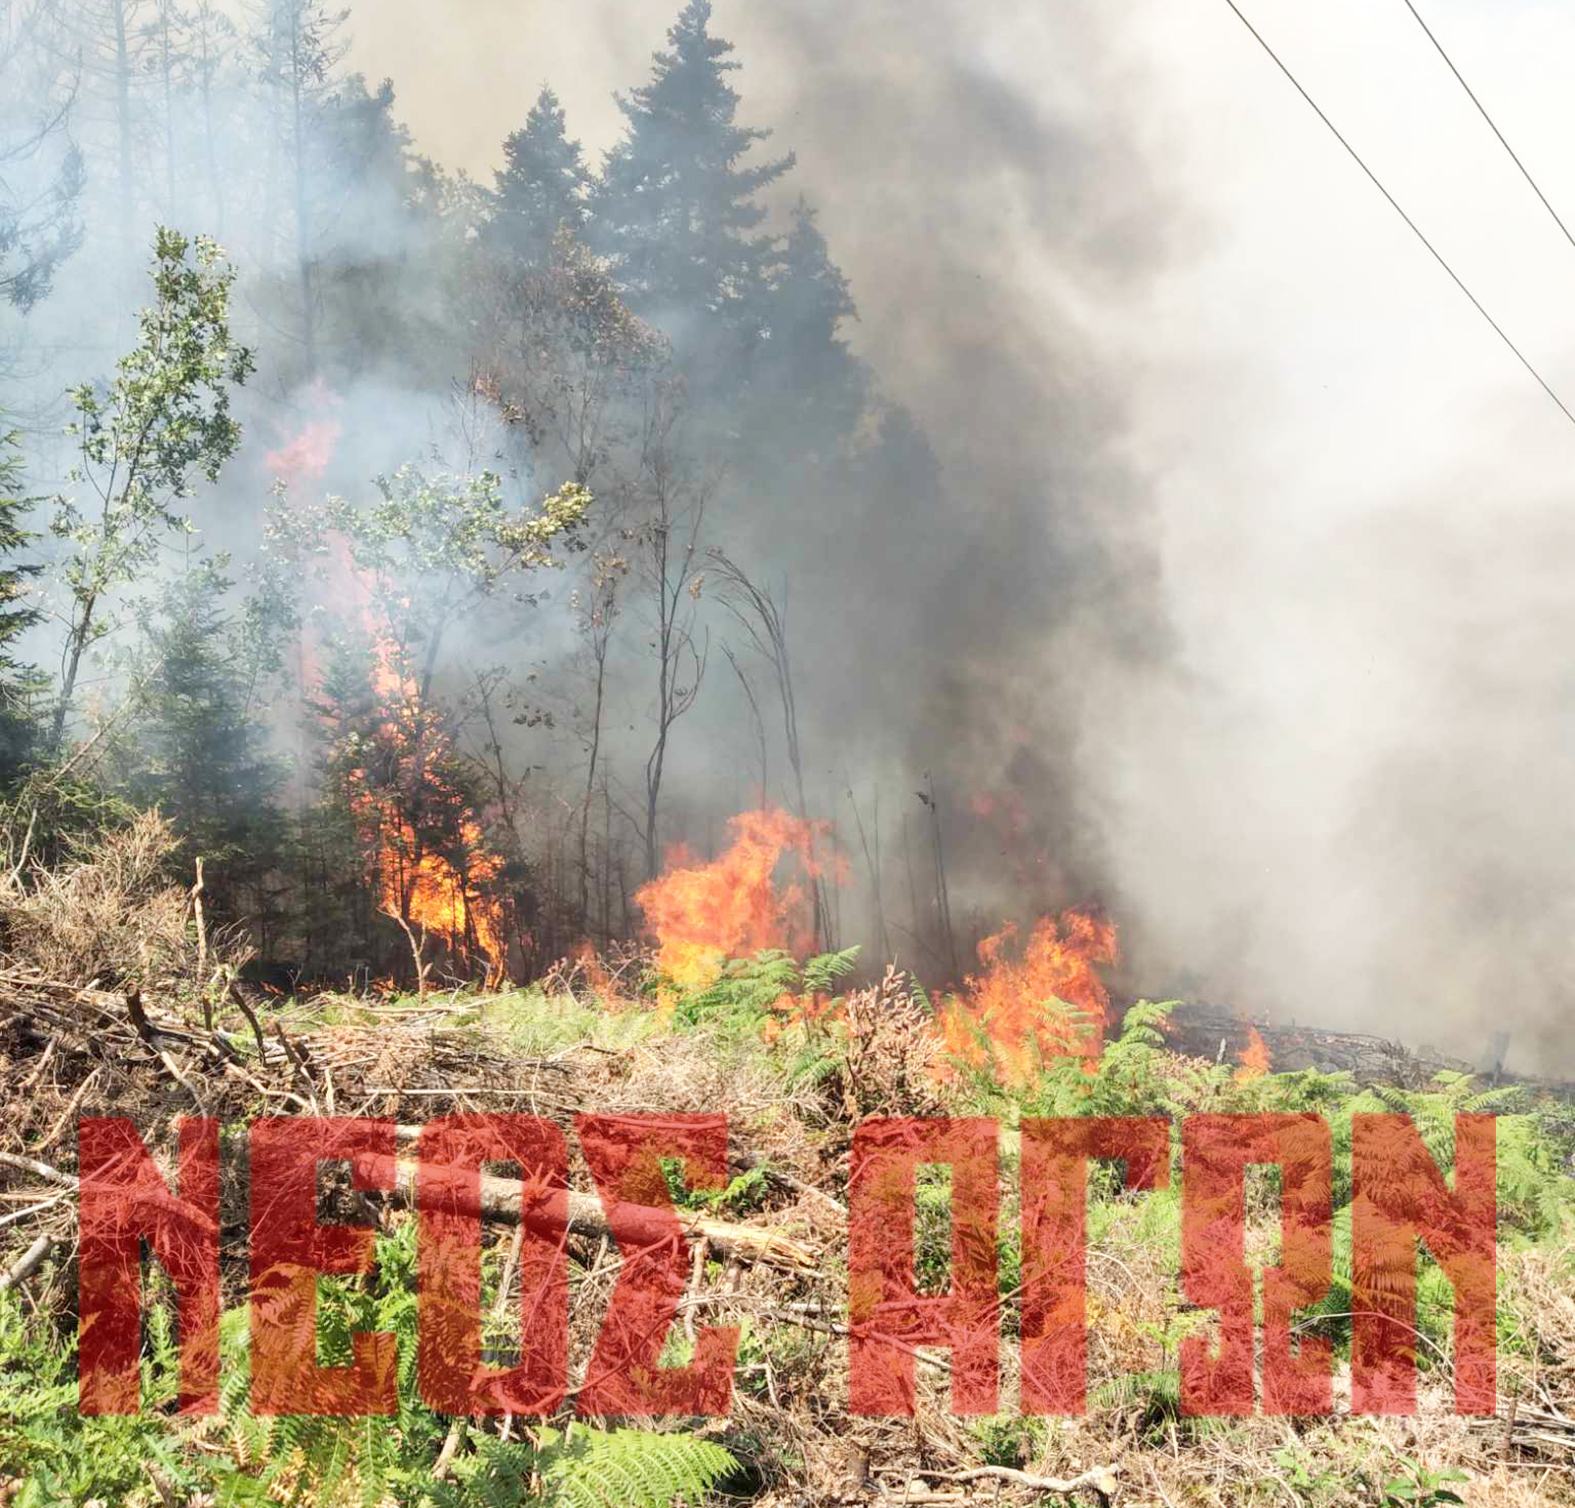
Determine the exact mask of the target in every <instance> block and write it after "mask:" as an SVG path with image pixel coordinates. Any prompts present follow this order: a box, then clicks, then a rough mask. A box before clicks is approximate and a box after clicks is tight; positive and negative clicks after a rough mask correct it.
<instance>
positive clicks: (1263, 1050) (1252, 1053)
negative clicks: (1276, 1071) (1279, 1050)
mask: <svg viewBox="0 0 1575 1508" xmlns="http://www.w3.org/2000/svg"><path fill="white" fill-rule="evenodd" d="M1236 1061H1237V1063H1239V1064H1240V1065H1241V1066H1240V1067H1239V1068H1237V1070H1236V1082H1237V1083H1238V1084H1246V1083H1249V1082H1250V1081H1251V1080H1253V1079H1261V1078H1262V1077H1263V1076H1264V1075H1265V1074H1266V1073H1268V1071H1269V1069H1270V1067H1271V1066H1272V1064H1273V1061H1274V1060H1273V1058H1272V1057H1271V1056H1270V1053H1269V1044H1268V1043H1267V1042H1265V1041H1264V1040H1263V1038H1262V1036H1260V1035H1259V1032H1258V1028H1257V1027H1256V1026H1249V1027H1248V1028H1247V1045H1246V1046H1245V1047H1244V1048H1242V1050H1241V1051H1240V1052H1239V1053H1237V1054H1236Z"/></svg>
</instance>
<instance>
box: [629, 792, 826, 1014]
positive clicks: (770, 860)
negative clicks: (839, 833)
mask: <svg viewBox="0 0 1575 1508" xmlns="http://www.w3.org/2000/svg"><path fill="white" fill-rule="evenodd" d="M728 826H729V827H730V828H731V829H732V832H733V841H732V845H731V847H729V848H728V850H727V852H726V853H723V854H721V855H720V856H719V857H717V858H715V859H713V860H711V861H710V862H709V863H701V862H697V861H695V859H694V858H693V857H692V856H691V855H690V853H689V850H688V849H687V848H686V847H685V846H684V845H683V844H681V843H678V844H674V845H673V847H672V848H671V849H670V850H669V851H668V864H667V872H666V873H665V874H663V875H661V876H660V877H658V878H657V879H654V880H651V881H650V882H649V883H647V884H645V885H642V886H641V887H640V889H639V890H637V891H636V892H635V897H634V899H635V904H636V905H638V906H639V908H640V910H641V911H642V912H643V913H644V915H645V923H646V930H647V932H649V933H650V934H651V935H652V936H654V937H655V939H656V942H657V954H656V964H657V967H658V968H659V969H660V970H661V971H662V973H664V974H666V975H667V976H668V978H670V979H672V980H673V981H674V982H675V983H677V984H679V985H681V986H683V987H684V988H685V989H704V988H705V987H706V985H708V984H710V983H711V982H712V980H714V979H715V978H716V977H717V976H718V975H719V974H720V973H721V971H722V965H723V963H724V962H726V960H727V959H729V958H742V957H746V956H748V955H749V954H751V953H755V952H758V951H759V950H760V949H762V948H781V949H784V950H785V951H787V952H789V953H794V954H798V955H802V954H804V953H806V952H807V951H808V950H809V948H810V947H811V946H812V938H813V921H812V917H813V900H812V896H811V892H810V891H809V890H808V889H807V888H806V887H805V885H804V884H803V883H802V882H801V881H799V880H793V881H791V882H789V883H788V884H787V886H786V887H785V888H783V889H778V888H777V886H776V885H775V883H774V880H773V876H774V874H775V871H776V868H777V865H778V864H779V863H780V862H781V861H782V860H783V859H784V858H785V857H787V856H789V855H792V856H794V857H795V858H796V859H797V861H798V864H799V867H800V869H801V870H802V872H803V876H804V878H805V879H807V880H808V881H810V883H811V884H813V882H814V881H816V880H818V879H819V878H820V877H821V875H822V873H823V872H824V871H825V869H826V868H827V867H828V866H826V865H825V863H824V861H823V860H822V859H821V858H820V857H818V856H817V853H816V848H817V844H818V845H820V846H821V847H822V848H823V847H824V843H825V840H824V837H823V835H822V833H821V827H822V826H823V824H821V823H817V822H815V821H804V820H802V819H800V818H798V817H795V816H793V815H791V814H790V813H788V812H784V811H780V810H777V809H775V808H771V807H763V808H761V809H760V810H759V811H753V812H741V813H739V815H738V816H736V817H731V818H729V819H728Z"/></svg>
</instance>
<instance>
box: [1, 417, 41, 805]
mask: <svg viewBox="0 0 1575 1508" xmlns="http://www.w3.org/2000/svg"><path fill="white" fill-rule="evenodd" d="M21 479H22V462H21V457H20V454H19V451H18V437H17V436H16V435H15V434H14V433H13V434H9V435H5V436H3V437H0V789H4V788H6V787H8V786H10V785H11V784H12V783H13V782H14V781H15V779H16V777H17V776H18V775H19V774H20V773H21V771H22V769H23V768H24V766H25V765H26V763H27V761H28V758H29V756H30V755H31V754H32V753H33V751H34V749H35V747H36V745H37V743H38V734H39V725H38V719H37V716H36V714H35V708H34V702H35V700H36V698H37V696H38V694H39V692H40V690H41V689H42V679H43V678H42V677H41V676H40V675H39V673H38V672H37V671H36V670H34V669H33V668H32V667H31V666H29V665H24V664H22V663H20V662H19V661H18V660H17V658H16V654H15V645H16V642H17V640H18V639H20V638H21V637H22V635H23V634H25V633H26V632H27V631H28V630H29V629H30V628H32V627H33V626H34V625H35V624H36V623H38V621H39V619H40V617H41V616H42V614H41V613H40V612H39V611H38V609H37V608H36V607H33V606H31V605H28V603H27V596H28V592H29V590H30V582H31V579H32V578H33V577H34V576H36V575H37V574H38V572H39V567H38V566H36V565H24V564H20V563H18V562H17V561H16V560H15V559H14V557H15V556H16V555H17V553H18V552H19V551H20V550H22V549H24V548H26V546H27V545H28V544H29V543H30V542H31V541H32V538H33V536H32V535H30V534H28V533H27V531H26V530H25V529H24V528H23V526H22V515H23V513H24V512H25V510H26V509H27V506H28V503H29V501H30V499H28V498H25V497H23V496H22V495H21V485H20V484H21Z"/></svg>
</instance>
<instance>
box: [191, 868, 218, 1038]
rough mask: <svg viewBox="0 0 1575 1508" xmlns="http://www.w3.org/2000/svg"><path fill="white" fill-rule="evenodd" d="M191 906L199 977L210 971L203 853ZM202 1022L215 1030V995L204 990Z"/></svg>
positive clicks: (192, 890) (193, 887)
mask: <svg viewBox="0 0 1575 1508" xmlns="http://www.w3.org/2000/svg"><path fill="white" fill-rule="evenodd" d="M191 907H192V911H193V912H194V913H195V915H196V918H197V977H198V978H199V979H200V978H201V977H202V976H203V975H204V974H205V973H207V971H208V923H207V921H206V919H205V918H204V917H203V914H202V855H201V854H198V855H197V883H196V884H195V885H193V886H192V887H191ZM202 1024H203V1025H204V1026H206V1027H207V1028H208V1030H209V1031H212V1030H213V997H212V995H211V994H210V993H209V991H207V990H204V991H203V992H202Z"/></svg>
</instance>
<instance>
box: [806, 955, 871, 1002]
mask: <svg viewBox="0 0 1575 1508" xmlns="http://www.w3.org/2000/svg"><path fill="white" fill-rule="evenodd" d="M858 966H859V949H858V945H857V944H855V945H854V946H853V947H851V948H844V949H843V950H842V951H841V952H840V953H821V954H818V955H817V956H816V957H814V958H811V959H809V960H808V961H807V962H806V963H805V965H804V968H803V985H802V988H803V989H804V990H808V991H810V992H811V993H813V994H816V995H829V994H830V993H831V988H832V986H833V985H834V984H836V982H837V981H838V980H839V979H846V978H847V977H848V975H849V974H851V973H852V972H853V971H854V970H855V969H856V968H858Z"/></svg>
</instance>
